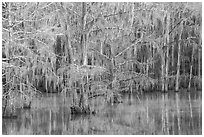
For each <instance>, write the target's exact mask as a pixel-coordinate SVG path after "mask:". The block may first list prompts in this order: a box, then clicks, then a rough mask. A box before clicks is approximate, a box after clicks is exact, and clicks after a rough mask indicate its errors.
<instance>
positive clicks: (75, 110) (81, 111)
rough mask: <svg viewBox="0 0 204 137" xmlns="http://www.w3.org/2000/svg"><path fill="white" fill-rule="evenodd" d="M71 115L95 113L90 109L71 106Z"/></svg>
mask: <svg viewBox="0 0 204 137" xmlns="http://www.w3.org/2000/svg"><path fill="white" fill-rule="evenodd" d="M70 109H71V114H95V113H96V112H95V111H91V110H90V107H89V106H88V107H79V106H71V107H70Z"/></svg>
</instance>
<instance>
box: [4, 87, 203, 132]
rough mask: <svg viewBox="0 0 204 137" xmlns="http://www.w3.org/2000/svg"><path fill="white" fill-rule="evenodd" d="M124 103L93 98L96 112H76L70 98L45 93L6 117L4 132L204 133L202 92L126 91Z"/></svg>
mask: <svg viewBox="0 0 204 137" xmlns="http://www.w3.org/2000/svg"><path fill="white" fill-rule="evenodd" d="M122 99H123V101H124V103H122V104H117V105H116V104H115V105H111V104H108V105H107V104H105V105H104V103H101V100H103V99H102V98H101V99H100V98H99V99H98V101H96V100H95V101H92V104H94V105H93V106H94V107H95V109H96V111H97V114H96V115H89V116H82V115H77V116H73V115H71V114H70V109H69V107H70V106H69V105H68V104H70V102H71V100H70V98H69V97H64V96H62V95H58V94H49V95H44V97H43V98H40V99H36V100H34V101H33V103H32V109H30V110H22V109H18V110H17V114H18V118H17V119H3V120H2V121H3V125H2V126H3V127H2V132H3V134H41V135H44V134H57V135H61V134H80V135H81V134H100V135H103V134H126V135H127V134H148V135H151V134H176V135H178V134H185V135H186V134H202V94H201V91H196V92H191V93H187V92H180V93H174V92H172V93H165V94H163V93H159V92H155V93H146V94H143V95H137V94H132V95H130V94H124V95H123V97H122Z"/></svg>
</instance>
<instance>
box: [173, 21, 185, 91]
mask: <svg viewBox="0 0 204 137" xmlns="http://www.w3.org/2000/svg"><path fill="white" fill-rule="evenodd" d="M182 24H183V21H182V22H181V26H180V27H181V32H180V34H179V40H178V41H179V42H178V59H177V73H176V89H175V91H176V92H178V90H179V77H180V66H181V61H180V60H181V59H180V58H181V39H182V38H181V36H182V32H183V25H182Z"/></svg>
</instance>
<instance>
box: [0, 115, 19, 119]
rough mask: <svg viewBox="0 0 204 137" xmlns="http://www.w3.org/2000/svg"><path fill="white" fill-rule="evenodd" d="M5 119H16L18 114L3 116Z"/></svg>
mask: <svg viewBox="0 0 204 137" xmlns="http://www.w3.org/2000/svg"><path fill="white" fill-rule="evenodd" d="M2 118H4V119H16V118H17V115H7V116H2Z"/></svg>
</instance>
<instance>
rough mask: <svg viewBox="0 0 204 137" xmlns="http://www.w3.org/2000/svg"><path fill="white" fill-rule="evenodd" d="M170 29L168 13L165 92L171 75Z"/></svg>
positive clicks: (168, 15)
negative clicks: (169, 74)
mask: <svg viewBox="0 0 204 137" xmlns="http://www.w3.org/2000/svg"><path fill="white" fill-rule="evenodd" d="M169 27H170V14H169V13H167V27H166V44H167V52H166V76H165V78H166V81H165V91H168V82H169V80H168V73H169Z"/></svg>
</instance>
